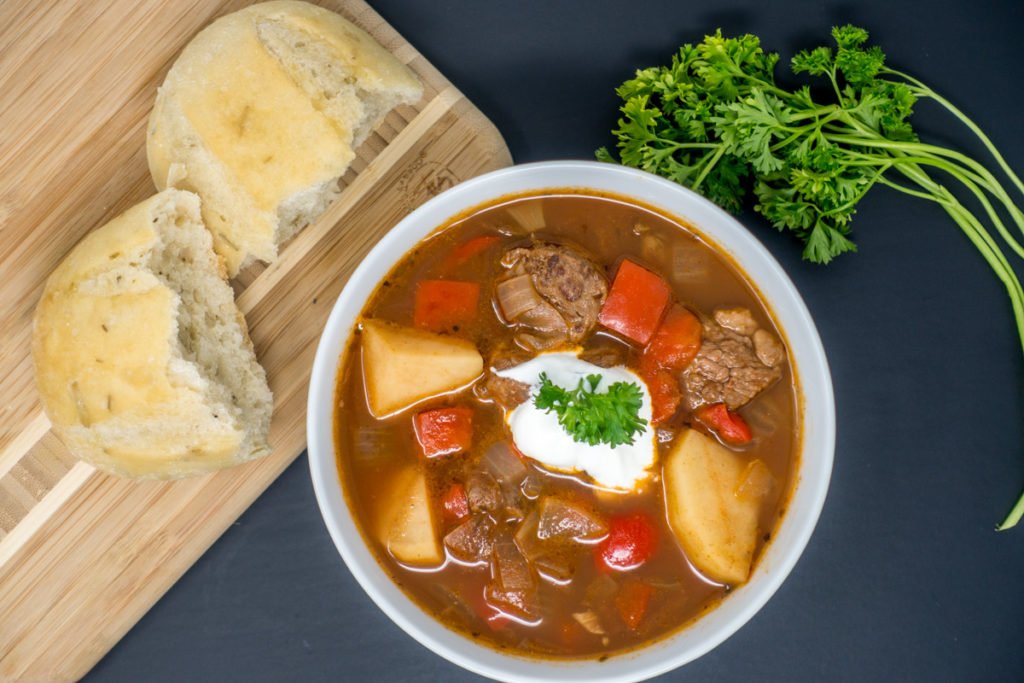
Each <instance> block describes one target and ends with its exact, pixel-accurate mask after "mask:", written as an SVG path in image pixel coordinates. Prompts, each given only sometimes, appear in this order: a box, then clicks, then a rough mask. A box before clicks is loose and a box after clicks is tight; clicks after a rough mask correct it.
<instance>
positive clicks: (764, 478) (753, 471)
mask: <svg viewBox="0 0 1024 683" xmlns="http://www.w3.org/2000/svg"><path fill="white" fill-rule="evenodd" d="M773 488H775V477H774V476H773V475H772V471H771V470H770V469H768V465H765V464H764V460H761V459H760V458H758V459H757V460H752V461H751V462H750V464H749V465H747V469H745V470H744V471H743V475H742V476H741V477H740V483H739V486H737V487H736V497H737V498H739V499H740V500H744V501H758V502H760V501H762V500H763V499H764V497H765V496H767V495H768V494H769V493H771V490H772V489H773Z"/></svg>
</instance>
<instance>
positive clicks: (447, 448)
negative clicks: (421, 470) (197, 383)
mask: <svg viewBox="0 0 1024 683" xmlns="http://www.w3.org/2000/svg"><path fill="white" fill-rule="evenodd" d="M413 426H414V428H415V430H416V440H417V441H419V443H420V448H421V449H423V455H425V456H426V457H428V458H433V457H437V456H439V455H447V454H449V453H458V452H460V451H468V450H469V447H470V446H472V445H473V410H472V408H465V407H460V408H437V409H435V410H426V411H424V412H422V413H417V414H416V417H415V418H413Z"/></svg>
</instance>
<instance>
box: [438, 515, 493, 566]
mask: <svg viewBox="0 0 1024 683" xmlns="http://www.w3.org/2000/svg"><path fill="white" fill-rule="evenodd" d="M444 547H445V548H447V549H448V552H449V553H450V554H451V556H452V557H454V558H455V559H457V560H461V561H462V562H470V563H475V562H482V561H484V560H486V559H487V558H488V557H489V556H490V554H491V551H492V550H493V548H494V522H492V521H491V519H490V518H489V517H487V516H486V515H473V516H472V517H470V518H469V519H467V520H466V521H465V522H463V523H462V524H460V525H459V526H457V527H455V528H454V529H452V530H451V531H450V532H448V533H447V534H446V535H445V537H444Z"/></svg>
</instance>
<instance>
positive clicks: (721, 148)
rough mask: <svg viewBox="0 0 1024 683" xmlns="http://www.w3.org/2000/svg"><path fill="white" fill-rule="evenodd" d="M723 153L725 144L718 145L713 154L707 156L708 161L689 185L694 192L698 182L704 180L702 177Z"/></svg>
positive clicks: (705, 175)
mask: <svg viewBox="0 0 1024 683" xmlns="http://www.w3.org/2000/svg"><path fill="white" fill-rule="evenodd" d="M723 154H725V145H719V146H718V150H717V151H715V153H714V155H713V156H711V157H709V161H708V162H707V164H706V165H705V166H704V168H703V169H702V170H701V172H700V175H699V176H697V179H696V180H694V181H693V185H691V186H690V187H691V189H693V191H694V192H697V191H698V188H700V184H701V183H702V182H704V178H706V177H707V175H708V173H710V172H711V169H712V168H714V167H715V164H717V163H718V160H719V159H721V158H722V155H723Z"/></svg>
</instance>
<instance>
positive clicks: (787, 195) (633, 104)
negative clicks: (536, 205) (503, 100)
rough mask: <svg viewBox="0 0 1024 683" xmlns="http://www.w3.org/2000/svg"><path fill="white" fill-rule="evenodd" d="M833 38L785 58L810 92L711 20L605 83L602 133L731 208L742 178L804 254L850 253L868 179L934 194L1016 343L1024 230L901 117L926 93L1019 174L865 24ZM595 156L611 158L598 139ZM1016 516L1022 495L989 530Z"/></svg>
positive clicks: (1021, 511)
mask: <svg viewBox="0 0 1024 683" xmlns="http://www.w3.org/2000/svg"><path fill="white" fill-rule="evenodd" d="M832 38H833V40H834V42H835V46H834V47H817V48H814V49H813V50H805V51H803V52H800V53H798V54H797V55H795V56H794V57H793V59H792V61H791V67H792V70H793V72H794V73H796V74H807V75H808V76H811V77H814V78H818V79H821V80H822V85H824V88H823V89H822V90H815V91H813V92H812V90H811V88H810V87H809V86H806V85H805V86H803V87H797V88H793V89H788V88H784V87H781V86H779V85H778V84H777V83H776V82H775V66H776V64H777V63H778V61H779V56H778V54H776V53H773V52H765V51H764V50H763V49H762V48H761V44H760V40H759V39H758V38H757V37H756V36H753V35H749V34H747V35H742V36H739V37H737V38H724V37H723V36H722V34H721V31H718V32H716V33H715V34H714V35H711V36H706V37H705V38H704V41H703V42H701V43H697V44H686V45H684V46H683V47H682V48H681V49H680V50H679V52H678V53H677V54H676V55H675V56H673V57H672V63H671V64H670V65H668V66H664V67H654V68H648V69H641V70H639V71H637V73H636V77H635V78H632V79H630V80H628V81H626V82H625V83H623V84H622V85H621V86H620V87H619V88H618V89H617V91H616V92H617V93H618V95H619V96H620V97H621V98H622V100H623V104H622V106H621V112H622V118H620V119H619V122H618V127H617V128H616V129H615V130H614V131H613V134H614V135H615V137H616V138H617V148H618V152H619V157H620V159H621V162H622V163H623V164H625V165H627V166H634V167H637V168H642V169H644V170H647V171H651V172H653V173H657V174H658V175H661V176H664V177H666V178H669V179H670V180H674V181H676V182H678V183H680V184H682V185H686V186H687V187H690V188H692V189H694V190H698V191H700V192H701V193H703V194H704V195H706V196H707V197H708V198H709V199H711V200H712V201H714V202H716V203H717V204H719V205H721V206H722V207H724V208H726V209H728V210H731V211H737V210H738V209H739V208H740V207H741V206H742V205H743V202H744V200H745V199H746V194H747V192H748V187H750V188H752V189H753V194H754V197H755V198H756V204H755V206H754V209H755V210H756V211H757V212H758V213H760V214H762V215H763V216H764V217H765V218H767V219H768V221H769V222H770V223H771V224H772V225H773V226H774V227H775V228H777V229H778V230H780V231H789V232H791V233H793V234H794V235H795V236H796V237H798V238H799V239H800V240H801V241H802V242H803V244H804V251H803V256H804V258H805V259H807V260H809V261H813V262H815V263H828V262H829V261H831V260H832V259H834V258H835V257H837V256H839V255H840V254H843V253H845V252H850V251H856V249H857V247H856V245H855V244H854V243H853V241H852V240H851V239H850V222H851V219H852V218H853V215H854V213H855V211H856V206H857V203H858V202H859V201H860V200H861V199H862V198H863V197H864V195H866V194H867V193H868V191H870V190H871V188H873V187H875V186H876V185H882V186H885V187H889V188H892V189H893V190H896V191H898V192H901V193H904V194H907V195H909V196H913V197H919V198H921V199H926V200H928V201H931V202H935V203H936V204H938V205H939V206H941V207H942V208H943V209H944V210H945V211H946V213H947V214H948V215H949V216H950V217H951V218H952V219H953V221H955V222H956V224H957V225H959V226H960V229H961V230H962V231H963V232H964V234H965V235H966V236H967V238H968V239H969V240H970V241H971V243H972V244H974V246H975V247H976V248H977V249H978V251H979V252H980V253H981V255H982V256H983V257H984V259H985V260H986V261H987V262H988V264H989V266H990V267H991V268H992V270H993V271H994V272H995V273H996V275H997V276H998V277H999V279H1000V280H1001V281H1002V283H1003V285H1004V286H1005V287H1006V290H1007V292H1008V293H1009V296H1010V301H1011V303H1012V307H1013V313H1014V317H1015V319H1016V323H1017V331H1018V335H1019V336H1020V339H1021V346H1022V349H1024V288H1022V287H1021V283H1020V281H1019V280H1018V278H1017V275H1016V274H1015V272H1014V270H1013V268H1012V267H1011V265H1010V263H1009V261H1008V260H1007V258H1006V255H1005V254H1004V246H1005V247H1008V248H1009V249H1010V250H1011V251H1012V252H1014V253H1016V254H1017V255H1018V256H1021V257H1024V246H1021V243H1020V242H1019V241H1018V238H1017V237H1015V236H1014V234H1012V233H1011V232H1010V230H1009V229H1008V228H1007V224H1006V223H1005V222H1004V220H1003V219H1004V217H1008V218H1009V219H1010V221H1011V225H1016V227H1017V228H1018V229H1020V230H1021V231H1022V232H1024V212H1022V211H1021V209H1020V208H1019V207H1018V206H1017V204H1016V203H1015V202H1014V200H1013V199H1011V197H1010V194H1009V193H1008V192H1007V190H1006V188H1004V187H1003V185H1002V183H1001V182H1000V181H999V179H997V178H996V176H995V174H994V173H993V172H992V171H990V170H989V169H988V168H986V167H985V166H984V165H983V164H981V163H980V162H979V161H977V160H976V159H973V158H971V157H969V156H967V155H966V154H963V153H961V152H959V151H957V150H954V149H949V148H947V147H943V146H940V145H933V144H928V143H924V142H921V141H920V140H919V138H918V136H917V133H916V132H915V130H914V128H913V126H912V125H911V123H910V120H909V119H910V116H911V113H912V111H913V108H914V106H915V105H916V104H917V102H918V101H919V100H921V99H927V100H931V101H933V102H935V103H937V104H938V105H940V106H941V107H943V108H944V109H946V110H947V112H949V113H950V114H952V115H953V116H954V117H955V118H956V119H958V120H959V121H960V122H961V123H963V124H964V125H965V126H966V127H967V128H968V130H970V131H971V132H972V133H973V134H974V136H975V137H976V138H977V139H978V140H979V141H980V142H981V144H982V145H983V146H984V147H985V149H986V150H987V151H988V152H989V154H991V156H992V159H993V160H994V161H995V164H996V166H998V168H999V170H1001V171H1002V173H1003V174H1004V175H1005V177H1006V179H1008V180H1009V181H1010V183H1011V184H1012V187H1015V188H1016V189H1017V190H1019V191H1020V192H1022V193H1024V182H1021V179H1020V178H1019V177H1018V176H1017V175H1016V174H1015V173H1014V172H1013V169H1011V168H1010V166H1009V164H1007V162H1006V160H1005V159H1004V158H1003V157H1002V155H1001V154H1000V153H999V151H998V150H997V149H996V147H995V145H993V143H992V141H991V140H990V139H989V138H988V137H987V136H986V135H985V134H984V133H983V132H982V131H981V129H980V128H979V127H978V126H977V124H975V123H974V122H973V121H971V119H969V118H968V117H967V116H966V115H965V114H964V113H963V112H962V111H960V110H959V109H957V108H956V107H955V106H954V105H953V104H952V103H950V102H949V100H947V99H945V98H944V97H942V96H941V95H939V94H938V93H936V92H935V91H934V90H932V89H931V88H930V87H928V86H927V85H925V84H924V83H923V82H921V81H920V80H918V79H916V78H913V77H912V76H909V75H907V74H905V73H903V72H901V71H897V70H895V69H893V68H890V67H889V66H887V65H886V63H885V54H884V53H883V52H882V51H881V50H880V49H879V48H878V47H875V46H867V41H868V34H867V31H865V30H864V29H861V28H857V27H855V26H842V27H836V28H833V29H832ZM820 92H824V93H825V95H824V96H821V95H819V93H820ZM597 156H598V158H599V159H602V160H605V161H614V158H613V156H612V154H611V152H609V151H608V150H607V149H600V150H598V153H597ZM948 180H953V181H955V183H954V185H955V186H958V187H960V188H961V189H962V190H966V195H967V196H968V197H972V198H973V201H976V202H977V206H979V207H980V208H981V211H971V210H970V209H968V208H967V207H966V206H965V205H964V203H963V202H961V200H960V199H958V198H957V197H956V196H954V194H953V193H952V192H950V190H949V189H947V187H946V186H945V185H943V182H946V181H948ZM1012 187H1011V189H1012ZM1018 201H1019V199H1018ZM1000 211H1002V212H1004V213H1003V214H1001V213H1000ZM992 228H994V229H995V232H996V233H998V235H999V237H1000V238H1001V240H1002V241H1001V242H1000V241H998V240H997V239H996V238H995V237H994V236H993V233H992V232H991V229H992ZM1022 516H1024V495H1022V496H1021V498H1020V500H1019V501H1018V502H1017V504H1016V505H1015V506H1014V507H1013V509H1012V510H1011V512H1010V514H1009V515H1008V516H1007V518H1006V519H1005V520H1004V521H1003V523H1002V524H1001V525H1000V526H999V528H1000V529H1008V528H1010V527H1012V526H1014V525H1015V524H1017V522H1018V521H1020V519H1021V518H1022Z"/></svg>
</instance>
